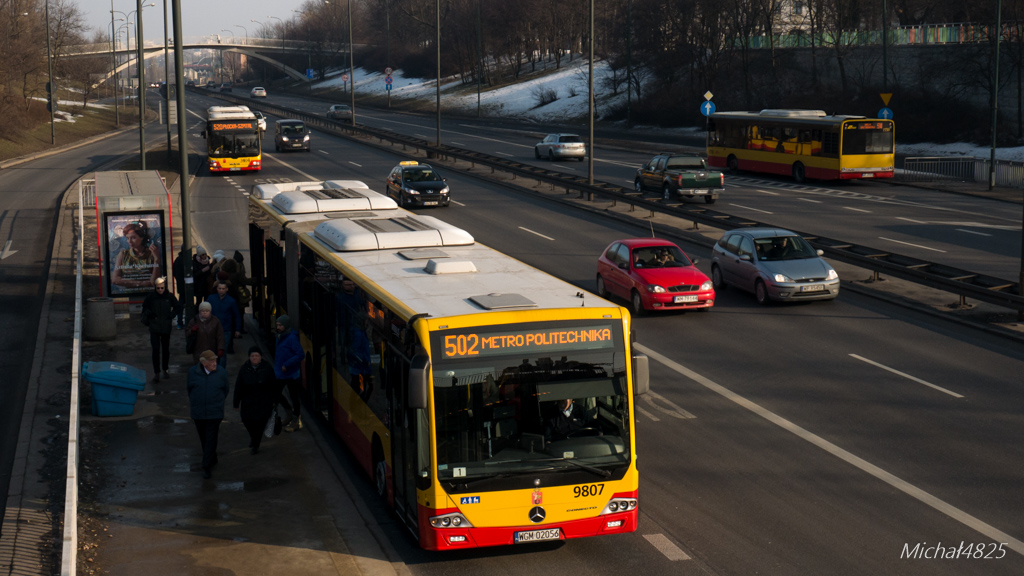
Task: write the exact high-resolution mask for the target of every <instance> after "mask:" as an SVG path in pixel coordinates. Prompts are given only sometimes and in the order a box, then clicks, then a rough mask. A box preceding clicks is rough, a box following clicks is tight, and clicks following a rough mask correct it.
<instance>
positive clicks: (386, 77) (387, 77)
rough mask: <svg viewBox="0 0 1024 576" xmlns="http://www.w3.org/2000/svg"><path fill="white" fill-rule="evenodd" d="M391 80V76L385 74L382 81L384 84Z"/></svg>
mask: <svg viewBox="0 0 1024 576" xmlns="http://www.w3.org/2000/svg"><path fill="white" fill-rule="evenodd" d="M392 80H393V78H391V76H385V77H384V83H385V84H391V81H392Z"/></svg>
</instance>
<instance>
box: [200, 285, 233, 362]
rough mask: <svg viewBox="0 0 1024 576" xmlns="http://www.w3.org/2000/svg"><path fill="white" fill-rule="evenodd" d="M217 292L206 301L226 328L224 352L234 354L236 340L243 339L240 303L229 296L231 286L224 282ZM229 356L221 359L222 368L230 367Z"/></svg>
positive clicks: (218, 286)
mask: <svg viewBox="0 0 1024 576" xmlns="http://www.w3.org/2000/svg"><path fill="white" fill-rule="evenodd" d="M216 286H217V291H216V292H214V293H213V294H210V295H209V296H208V297H207V298H206V301H207V302H209V303H210V306H211V307H212V309H211V310H210V311H211V312H213V315H214V317H216V318H217V319H218V320H220V325H221V326H223V327H224V350H225V351H226V352H227V353H228V354H230V353H234V351H235V345H234V339H235V338H241V337H242V314H241V312H239V311H238V301H237V300H235V299H234V298H232V297H231V296H230V295H229V294H228V290H230V289H231V285H230V284H228V283H227V282H224V281H218V282H217V285H216ZM227 358H228V355H227V354H225V355H223V356H221V357H220V367H221V368H225V369H226V368H227V367H228V359H227Z"/></svg>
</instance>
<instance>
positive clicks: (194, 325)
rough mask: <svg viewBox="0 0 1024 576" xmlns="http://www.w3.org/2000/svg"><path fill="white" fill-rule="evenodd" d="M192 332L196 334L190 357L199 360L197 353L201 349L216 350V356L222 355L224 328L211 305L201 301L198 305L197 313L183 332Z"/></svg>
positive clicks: (200, 351)
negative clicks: (194, 345) (194, 347)
mask: <svg viewBox="0 0 1024 576" xmlns="http://www.w3.org/2000/svg"><path fill="white" fill-rule="evenodd" d="M192 332H194V333H195V335H196V349H195V351H194V352H192V359H193V361H195V362H199V354H200V353H202V351H203V350H216V352H215V354H216V355H217V357H218V358H219V357H221V356H223V355H224V328H223V327H222V326H221V324H220V320H218V319H217V317H216V316H214V315H213V305H212V304H210V303H209V302H203V303H202V304H200V305H199V313H198V314H196V315H195V318H192V319H191V320H189V322H188V327H187V328H186V330H185V333H186V334H188V333H192Z"/></svg>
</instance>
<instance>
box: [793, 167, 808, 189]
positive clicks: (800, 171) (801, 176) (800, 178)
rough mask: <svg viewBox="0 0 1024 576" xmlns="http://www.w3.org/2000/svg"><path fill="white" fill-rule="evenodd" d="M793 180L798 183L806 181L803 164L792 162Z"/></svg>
mask: <svg viewBox="0 0 1024 576" xmlns="http://www.w3.org/2000/svg"><path fill="white" fill-rule="evenodd" d="M793 180H796V181H797V182H799V183H800V184H803V183H804V182H806V181H807V174H806V173H805V171H804V165H803V164H802V163H800V162H797V163H796V164H793Z"/></svg>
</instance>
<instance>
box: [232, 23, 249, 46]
mask: <svg viewBox="0 0 1024 576" xmlns="http://www.w3.org/2000/svg"><path fill="white" fill-rule="evenodd" d="M235 28H241V29H242V31H244V32H245V43H246V44H248V43H249V29H248V28H246V27H245V26H242V25H241V24H235Z"/></svg>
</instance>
